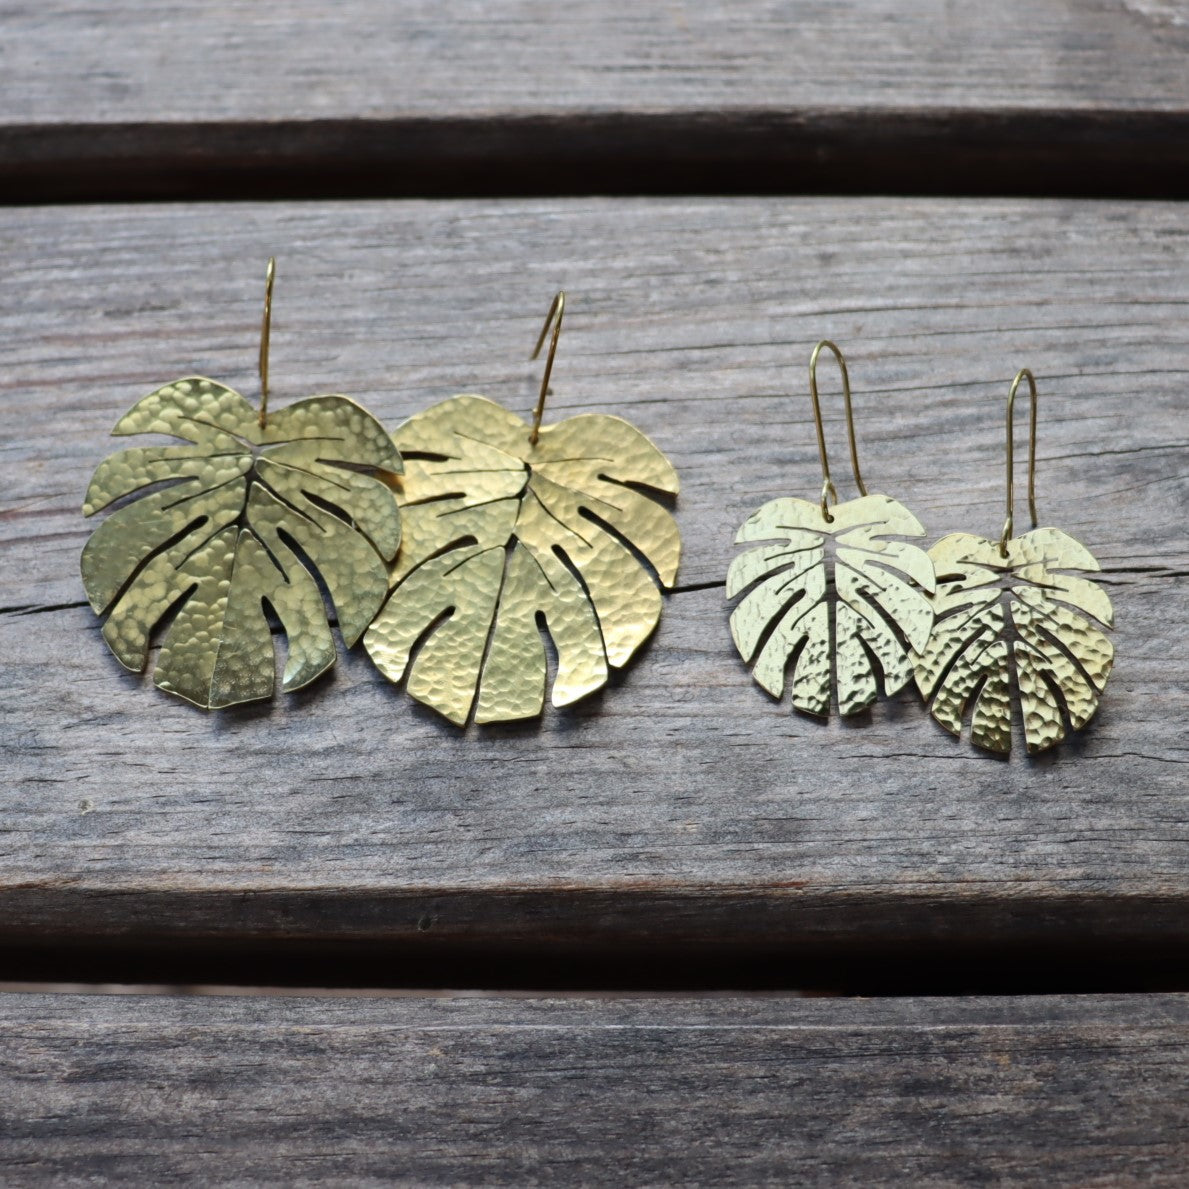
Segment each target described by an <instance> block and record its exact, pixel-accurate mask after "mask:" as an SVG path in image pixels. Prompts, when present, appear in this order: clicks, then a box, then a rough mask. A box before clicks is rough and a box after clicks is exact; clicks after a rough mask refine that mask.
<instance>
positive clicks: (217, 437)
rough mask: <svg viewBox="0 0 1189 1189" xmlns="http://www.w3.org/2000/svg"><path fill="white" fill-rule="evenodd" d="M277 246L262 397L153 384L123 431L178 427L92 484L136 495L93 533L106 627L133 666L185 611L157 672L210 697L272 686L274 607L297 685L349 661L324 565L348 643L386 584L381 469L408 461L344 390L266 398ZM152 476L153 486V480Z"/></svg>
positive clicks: (389, 537) (222, 703)
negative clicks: (273, 406) (338, 645)
mask: <svg viewBox="0 0 1189 1189" xmlns="http://www.w3.org/2000/svg"><path fill="white" fill-rule="evenodd" d="M274 276H275V261H273V260H271V259H270V260H269V262H268V274H267V281H266V288H265V302H264V317H263V321H262V325H261V341H260V389H261V401H260V408H259V409H258V410H257V409H254V408H252V406H251V405H249V404H248V402H247V401H246V400H245V399H244V398H243V397H242V396H240V394H239V393H238V392H234V391H232V390H231V389H230V388H228V387H226V386H225V385H223V384H220V383H218V382H216V381H214V380H207V379H204V378H203V377H201V376H192V377H189V378H187V379H182V380H175V381H174V382H173V383H172V384H167V385H165V387H164V388H159V389H157V391H156V392H153V393H151V394H150V395H149V396H146V397H145V398H144V399H143V400H141V401H139V402H138V403H137V404H136V405H134V406H133V407H132V409H130V410H129V412H127V413H126V414H124V416H123V417H122V418H120V420H119V421H118V422H117V423H116V426H115V428H114V429H113V430H112V433H113V434H114V435H120V436H122V435H125V434H144V433H151V434H168V435H169V436H171V437H174V438H180V439H181V441H182V442H183V443H185V444H184V445H172V446H141V447H135V448H132V449H129V450H124V451H121V452H120V453H119V454H114V455H112V457H110V458H108V459H106V460H105V461H104V462H102V463H101V464H100V465H99V467H98V469H97V470H96V471H95V475H94V477H93V478H92V480H91V485H90V487H89V488H88V490H87V496H86V502H85V504H84V505H83V514H84V515H85V516H91V515H93V514H94V513H95V512H98V511H100V510H102V509H103V508H106V507H108V506H109V505H111V504H112V503H114V502H115V501H117V500H122V499H124V498H125V497H129V496H132V497H136V498H133V499H132V500H131V501H130V502H128V503H126V504H125V505H124V506H123V507H121V508H119V509H118V510H116V511H114V512H112V513H111V515H110V516H108V518H107V519H106V520H105V521H104V522H103V523H102V524H101V525H100V526H99V527H98V528H97V529H96V530H95V532H94V533H92V534H91V537H90V539H89V540H88V541H87V544H86V546H85V547H84V549H83V554H82V578H83V585H84V587H85V588H86V592H87V598H88V599H89V600H90V602H91V606H92V607H93V608H94V609H95V611H96V612H97V613H98V614H100V615H102V614H103V613H104V612H107V622H106V623H105V624H104V627H103V636H104V639H105V640H106V641H107V643H108V645H109V647H110V648H111V650H112V652H113V653H115V655H116V657H117V659H118V660H119V661H120V663H121V664H122V665H124V666H125V667H126V668H128V669H131V670H132V671H133V672H136V673H140V672H143V671H144V667H145V664H146V662H147V660H148V649H149V640H150V636H151V634H152V632H153V630H154V628H156V626H157V625H158V624H159V623H160V622H161V621H162V620H163V619H164V618H165V617H166V616H167V615H169V614H170V613H171V612H174V617H173V621H172V623H171V624H170V625H169V627H168V629H167V630H166V632H165V636H164V640H163V644H162V648H161V655H160V657H159V658H158V661H157V666H156V670H155V672H154V676H153V679H154V681H155V682H156V684H157V685H158V686H160V687H161V688H162V689H163V690H166V691H167V692H168V693H172V694H176V695H177V696H178V697H181V698H184V699H186V701H188V702H193V703H194V704H195V705H197V706H201V707H203V708H205V709H215V708H220V707H226V706H234V705H237V704H239V703H242V702H252V701H257V700H259V699H262V698H270V697H272V695H273V687H274V683H275V664H276V662H275V657H274V650H273V637H272V630H271V627H270V624H269V619H268V616H267V614H266V608H268V609H270V610H271V612H272V614H273V615H275V617H276V618H277V619H278V620H279V621H280V625H281V629H282V630H283V631H284V633H285V635H286V638H287V640H288V655H287V658H286V663H285V671H284V677H283V680H282V685H283V687H284V689H285V690H287V691H288V690H295V689H298V688H299V687H301V686H303V685H306V684H307V683H308V682H310V681H313V680H314V678H315V677H317V676H318V675H319V674H320V673H323V672H325V671H326V670H327V669H329V668H330V667H331V666H332V665H333V664H334V661H335V644H334V640H333V638H332V636H331V633H330V626H329V623H328V621H327V612H326V607H325V605H324V602H323V598H322V593H321V591H320V590H319V587H318V582H317V578H318V577H319V576H320V577H321V579H322V581H323V582H324V583H325V585H326V588H327V590H328V591H329V592H330V597H331V599H332V600H333V601H334V607H335V610H336V612H337V614H338V623H339V630H340V631H341V632H342V635H343V639H344V641H345V642H346V644H347V646H348V647H350V646H351V645H352V644H354V643H355V641H356V640H358V638H359V637H360V635H361V634H362V633H363V631H364V629H365V628H366V627H367V625H368V624H369V623H370V622H371V618H372V616H373V615H374V614H375V613H376V611H377V609H378V608H379V606H380V604H381V603H382V602H383V601H384V596H385V594H386V593H387V589H388V583H387V565H386V563H387V562H388V561H390V560H391V559H392V558H393V557H394V556H395V554H396V551H397V548H398V547H399V545H400V512H399V510H398V508H397V505H396V500H395V497H394V496H393V494H392V491H391V490H390V488H389V487H388V486H387V484H386V483H385V482H384V480H383V479H382V478H381V477H380V475H381V474H383V473H388V474H395V473H399V471H400V469H401V460H400V455H399V454H398V453H397V450H396V447H395V446H394V445H393V442H392V439H391V438H390V437H389V436H388V434H387V433H386V432H385V430H384V428H383V427H382V426H381V425H380V423H379V422H378V421H377V420H376V419H375V418H374V417H373V416H372V415H371V414H370V413H368V412H367V411H366V410H365V409H363V408H361V407H360V406H359V405H357V404H356V403H355V402H354V401H352V400H350V399H348V398H347V397H345V396H312V397H309V398H307V399H305V400H301V401H298V402H297V403H296V404H293V405H290V406H289V407H288V408H285V409H282V410H281V411H280V412H278V413H269V411H268V346H269V332H270V328H271V321H272V290H273V279H274ZM149 488H153V489H154V490H151V491H150V490H148V489H149Z"/></svg>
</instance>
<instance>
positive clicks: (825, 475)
mask: <svg viewBox="0 0 1189 1189" xmlns="http://www.w3.org/2000/svg"><path fill="white" fill-rule="evenodd" d="M823 347H827V348H829V350H831V351H833V353H834V358H835V359H837V360H838V369H839V371H841V372H842V398H843V401H844V402H845V404H846V435H847V438H848V439H849V440H850V465H851V470H852V471H853V472H854V476H855V485H856V486H857V487H858V489H859V494H860V495H866V494H867V487H866V485H865V484H864V482H863V475H862V473H861V472H860V470H859V449H858V447H857V446H856V445H855V418H854V413H853V412H852V410H851V404H850V374H849V373H848V372H847V370H846V360H845V359H844V358H843V357H842V352H841V351H840V350H839V349H838V347H837V346H835V344H834V343H832V342H830V340H829V339H822V341H821V342H820V343H818V345H817V346H816V347H814V349H813V354H812V355H811V356H810V357H809V395H810V396H811V397H812V398H813V422H814V425H815V426H816V427H817V452H818V455H819V456H820V458H821V460H822V499H821V509H822V516H823V517H824V518H825V520H826V523H827V524H829V523H830V522H832V521H833V519H834V517H833V516H832V515H831V514H830V509H829V500H830V499H831V498H832V499H833V500H834V502H835V503H837V502H838V490H837V488H836V487H835V486H834V481H833V480H832V479H831V478H830V462H829V459H828V458H827V457H826V431H825V429H824V428H823V426H822V406H821V401H820V400H819V399H818V395H817V360H818V356H819V355H821V353H822V348H823Z"/></svg>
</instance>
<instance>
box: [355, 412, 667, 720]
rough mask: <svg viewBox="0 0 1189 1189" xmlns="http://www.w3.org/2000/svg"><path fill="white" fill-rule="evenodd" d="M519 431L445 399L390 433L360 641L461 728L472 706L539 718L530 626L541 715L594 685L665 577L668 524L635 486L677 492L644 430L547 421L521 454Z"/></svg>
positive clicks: (586, 417)
mask: <svg viewBox="0 0 1189 1189" xmlns="http://www.w3.org/2000/svg"><path fill="white" fill-rule="evenodd" d="M531 432H532V429H531V426H530V425H529V424H528V423H527V422H525V421H523V420H522V419H521V418H519V417H517V416H516V415H515V414H514V413H510V412H508V411H507V410H506V409H504V408H502V407H501V406H499V405H497V404H495V403H493V402H492V401H489V400H487V399H486V398H485V397H482V396H456V397H453V398H451V399H450V400H447V401H443V402H442V403H441V404H439V405H435V406H434V407H433V408H431V409H428V410H426V411H425V412H424V413H420V414H418V415H417V416H416V417H413V418H411V419H410V420H409V421H407V422H406V423H405V424H404V425H403V426H402V427H401V428H400V429H399V430H398V431H397V432H396V435H395V438H396V443H397V446H398V447H399V449H400V451H401V453H402V455H403V457H404V460H405V473H404V477H403V479H402V480H401V482H400V484H399V498H400V503H401V512H402V517H403V524H404V543H403V546H402V548H401V552H400V556H399V558H398V559H397V564H396V566H395V567H394V568H393V570H392V574H391V585H392V594H391V596H390V597H389V599H388V602H387V603H386V604H385V605H384V608H383V610H381V612H380V613H379V615H377V616H376V619H375V622H374V623H373V624H372V626H371V627H370V628H369V629H368V632H367V635H366V636H365V637H364V644H365V646H366V647H367V650H368V652H369V653H370V654H371V658H372V660H373V661H375V663H376V665H377V667H378V668H379V669H380V671H381V672H382V673H383V674H384V675H385V676H386V677H387V678H388V679H389V680H390V681H394V682H399V681H401V680H402V679H406V686H407V689H408V692H409V693H410V694H411V695H412V696H413V697H414V698H416V699H417V700H418V701H419V702H423V703H425V705H427V706H431V707H433V709H435V710H437V711H438V712H439V713H440V714H442V715H444V716H445V717H446V718H448V719H449V720H450V721H451V722H453V723H456V724H460V725H461V724H463V723H465V722H466V720H467V718H468V716H469V715H470V713H471V709H472V705H473V706H474V712H475V721H476V722H480V723H492V722H504V721H510V720H513V719H521V718H531V717H533V716H534V715H537V714H540V713H541V710H542V708H543V704H544V694H545V685H546V676H547V667H548V666H547V660H546V650H545V642H544V640H543V639H542V635H541V632H542V628H544V629H545V630H546V631H547V632H548V634H549V637H550V639H551V640H552V642H553V647H554V649H555V650H556V655H557V666H556V674H555V676H554V679H553V687H552V702H553V705H554V706H566V705H569V704H570V703H572V702H576V701H578V699H579V698H583V697H585V696H586V695H587V694H591V693H593V692H594V691H595V690H598V689H601V688H602V687H603V686H604V685H606V684H607V679H608V676H609V673H610V670H612V669H618V668H620V667H621V666H623V665H626V664H627V662H628V661H629V660H630V659H631V657H632V655H633V654H634V653H635V651H636V650H637V649H638V648H639V647H640V645H641V644H643V643H644V641H645V640H646V639H647V638H648V636H649V635H650V634H651V632H652V630H653V628H654V627H655V626H656V624H657V621H658V619H659V618H660V612H661V594H660V590H658V586H660V587H663V588H665V589H668V588H669V587H671V586H672V584H673V582H674V580H675V578H676V576H677V563H678V560H679V558H680V555H681V538H680V536H679V534H678V531H677V524H676V522H675V521H674V519H673V517H672V515H670V513H669V512H668V510H667V509H665V508H664V507H662V506H661V505H660V504H659V503H657V502H656V501H655V500H654V499H653V498H652V497H651V496H650V495H648V494H645V492H644V491H642V490H639V489H640V488H644V489H651V490H652V491H656V492H663V493H668V494H671V495H676V494H677V487H678V483H677V474H676V472H675V471H674V470H673V467H672V466H671V465H670V463H669V461H668V460H667V459H666V458H665V456H664V455H663V454H662V453H661V452H660V451H659V450H658V449H657V448H656V446H654V445H653V444H652V442H650V441H649V440H648V438H646V437H645V436H644V434H642V433H641V432H640V431H639V430H638V429H635V428H634V427H633V426H631V425H629V424H628V422H626V421H623V420H621V419H620V418H618V417H611V416H604V415H600V414H583V415H580V416H577V417H570V418H568V419H567V420H565V421H562V422H560V423H558V424H557V425H552V426H546V427H544V428H542V429H541V430H540V435H539V438H538V440H537V442H536V443H535V444H534V443H532V442H531V441H530V435H531ZM637 555H638V556H637ZM641 558H643V559H644V560H645V561H647V563H648V566H649V567H651V571H652V572H651V573H650V572H649V569H647V568H646V567H645V566H644V565H642V564H641V561H640V559H641ZM418 645H419V646H420V647H419V648H418ZM415 649H416V653H415V654H414V650H415Z"/></svg>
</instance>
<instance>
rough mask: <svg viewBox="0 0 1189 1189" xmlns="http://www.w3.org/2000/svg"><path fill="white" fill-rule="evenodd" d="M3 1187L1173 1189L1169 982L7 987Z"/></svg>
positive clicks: (1186, 1033)
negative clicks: (793, 993) (818, 990)
mask: <svg viewBox="0 0 1189 1189" xmlns="http://www.w3.org/2000/svg"><path fill="white" fill-rule="evenodd" d="M0 1028H2V1030H3V1033H4V1038H5V1043H4V1045H3V1046H2V1047H0V1112H2V1115H3V1118H4V1126H3V1129H2V1130H0V1170H3V1173H4V1179H5V1182H6V1184H12V1185H22V1184H31V1183H38V1184H40V1183H42V1182H44V1181H48V1180H52V1181H53V1182H54V1183H62V1184H76V1183H83V1182H87V1183H89V1182H91V1181H94V1180H96V1179H102V1180H104V1181H105V1182H106V1181H116V1182H132V1183H136V1184H160V1183H163V1182H167V1181H168V1182H173V1181H179V1180H201V1181H205V1180H208V1179H214V1180H217V1181H219V1182H220V1183H251V1184H297V1183H300V1184H322V1183H333V1184H342V1183H343V1182H344V1181H349V1182H350V1183H352V1184H381V1183H384V1184H387V1183H392V1182H397V1183H401V1184H421V1185H423V1184H442V1183H448V1184H485V1185H490V1184H517V1185H523V1184H536V1183H541V1182H550V1183H555V1182H558V1181H565V1182H567V1183H581V1184H600V1185H602V1184H607V1185H629V1184H657V1183H664V1184H700V1185H707V1184H716V1185H725V1184H748V1185H756V1184H790V1183H792V1184H798V1185H851V1184H855V1185H903V1184H912V1185H985V1184H988V1183H994V1184H997V1185H1036V1184H1045V1185H1050V1186H1062V1185H1069V1186H1079V1187H1081V1186H1087V1185H1112V1186H1124V1185H1169V1186H1172V1185H1180V1184H1183V1183H1184V1171H1185V1163H1186V1160H1187V1159H1189V1107H1187V1106H1186V1099H1185V1093H1184V1089H1185V1070H1186V1062H1187V1061H1189V1005H1187V1001H1186V997H1184V996H1173V995H1168V996H1133V997H1130V998H1098V997H1092V996H1088V997H1072V996H1071V997H1054V998H1035V999H1028V998H1008V999H998V1000H996V999H967V1000H947V999H916V1000H912V999H909V1000H876V1001H866V1002H864V1001H854V1000H850V1001H848V1000H816V1001H815V1000H790V999H765V998H757V999H747V998H733V999H719V1000H701V1001H699V1000H689V999H668V1000H655V999H654V1000H630V999H629V1000H608V1001H597V1000H569V1001H566V1000H484V999H450V998H443V999H425V1000H419V999H411V998H409V999H385V1000H366V999H347V1000H343V999H267V998H265V999H258V998H233V999H218V998H205V999H204V998H188V999H178V998H128V997H117V996H111V997H81V996H44V995H41V996H30V995H4V996H0Z"/></svg>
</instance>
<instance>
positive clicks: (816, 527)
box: [727, 340, 933, 716]
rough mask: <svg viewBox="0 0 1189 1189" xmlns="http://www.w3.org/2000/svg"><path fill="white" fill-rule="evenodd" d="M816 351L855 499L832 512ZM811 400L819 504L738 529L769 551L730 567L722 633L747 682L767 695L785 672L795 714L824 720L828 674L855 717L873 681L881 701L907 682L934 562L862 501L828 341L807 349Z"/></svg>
mask: <svg viewBox="0 0 1189 1189" xmlns="http://www.w3.org/2000/svg"><path fill="white" fill-rule="evenodd" d="M823 349H827V350H829V351H831V352H833V354H834V357H835V358H836V359H837V360H838V366H839V369H840V370H841V372H842V391H843V399H844V401H845V405H846V430H847V434H848V437H849V440H850V458H851V466H852V468H853V470H854V476H855V485H856V486H857V487H858V489H859V492H860V498H858V499H853V500H848V501H847V502H846V503H844V504H838V503H837V502H835V506H834V507H833V509H831V508H830V501H831V500H834V501H837V499H838V492H837V491H836V490H835V487H834V484H833V482H832V480H831V479H830V465H829V461H828V460H827V457H826V438H825V432H824V430H823V428H822V411H821V405H820V402H819V400H818V394H817V361H818V357H819V355H820V354H821V352H822V350H823ZM809 392H810V396H811V398H812V401H813V419H814V423H815V425H816V426H817V448H818V454H819V455H820V457H821V462H822V493H821V499H820V500H819V501H818V502H817V503H816V504H814V503H811V502H810V501H809V500H801V499H792V498H788V499H776V500H772V501H771V502H770V503H767V504H765V505H764V506H763V507H762V508H761V509H760V510H759V511H758V512H756V513H755V515H753V516H752V517H751V518H750V519H749V520H748V521H747V522H746V523H745V524H744V525H743V527H742V528H741V529H740V530H739V534H738V536H737V537H736V538H735V541H736V544H739V543H743V542H751V541H764V542H768V543H767V544H764V545H760V546H759V547H758V548H755V549H751V550H749V551H748V552H746V553H743V554H740V556H739V557H737V558H736V559H735V560H734V562H732V563H731V568H730V571H729V573H728V575H727V598H728V599H733V598H736V597H737V596H739V595H744V597H743V599H742V601H741V602H739V603H738V605H737V606H736V607H735V609H734V611H732V612H731V635H732V636H733V637H734V640H735V645H736V647H737V648H738V649H739V655H740V656H742V657H743V659H744V661H745V662H746V663H747V664H748V665H750V666H751V668H752V675H753V676H754V677H755V679H756V681H757V682H758V683H759V684H760V685H761V686H762V687H763V688H764V689H766V690H767V691H768V692H769V693H770V694H771V695H772V696H773V697H775V698H779V697H781V696H782V695H783V693H784V689H785V682H786V674H788V673H789V671H790V670H791V676H792V699H793V705H794V706H795V707H796V708H797V709H798V710H803V711H806V712H807V713H809V714H816V715H822V716H824V715H828V714H829V711H830V686H831V680H830V677H831V667H833V670H834V685H835V687H836V690H837V697H838V711H839V713H840V714H844V715H847V714H857V713H858V712H859V711H861V710H863V709H865V708H866V707H868V706H870V705H871V703H872V702H874V701H875V698H876V696H877V694H878V692H879V687H880V685H881V684H882V686H883V691H884V693H885V694H889V695H890V694H894V693H897V692H898V691H899V690H901V689H903V688H904V686H906V685H907V684H908V683H909V682H910V681H911V680H912V675H913V670H912V663H911V659H910V654H911V650H912V649H914V648H923V647H924V646H925V642H926V641H927V640H928V638H929V630H930V628H931V627H932V624H933V611H932V608H931V607H930V605H929V601H928V599H927V598H926V597H925V594H926V593H928V592H931V591H932V590H933V563H932V562H931V561H930V560H929V557H928V555H927V554H926V553H925V551H924V550H923V549H920V548H918V547H917V546H915V545H912V544H909V543H908V542H907V541H903V540H896V539H894V538H897V537H923V536H924V535H925V530H924V529H923V528H921V526H920V524H919V523H918V522H917V519H916V517H915V516H913V515H912V513H911V512H909V511H908V509H907V508H905V507H904V506H903V505H902V504H899V503H897V502H896V501H895V500H894V499H891V498H889V497H888V496H886V495H868V494H867V488H866V486H865V485H864V483H863V477H862V475H861V474H860V472H859V456H858V449H857V448H856V446H855V423H854V416H853V414H852V412H851V400H850V377H849V375H848V374H847V368H846V361H845V359H843V357H842V352H841V351H839V349H838V348H837V347H836V346H835V345H834V344H833V343H831V342H829V341H826V340H823V341H822V342H820V343H818V345H817V346H816V347H814V349H813V355H812V356H811V357H810V360H809ZM828 554H832V557H830V556H828ZM831 579H832V585H833V589H834V598H833V599H832V600H831V599H830V598H829V593H828V591H829V587H830V585H831ZM745 592H746V593H745ZM831 606H832V607H833V611H834V616H833V619H834V622H833V646H832V647H831V623H830V608H831Z"/></svg>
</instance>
